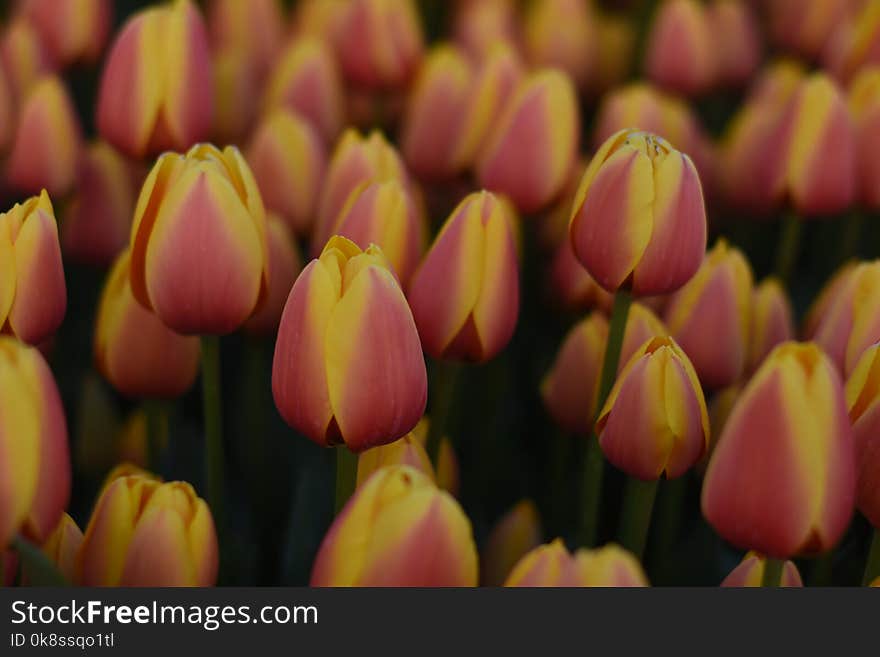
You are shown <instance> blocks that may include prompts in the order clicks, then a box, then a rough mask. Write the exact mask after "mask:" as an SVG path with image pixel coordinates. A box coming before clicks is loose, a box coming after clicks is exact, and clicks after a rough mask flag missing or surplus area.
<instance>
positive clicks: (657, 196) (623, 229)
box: [569, 130, 706, 296]
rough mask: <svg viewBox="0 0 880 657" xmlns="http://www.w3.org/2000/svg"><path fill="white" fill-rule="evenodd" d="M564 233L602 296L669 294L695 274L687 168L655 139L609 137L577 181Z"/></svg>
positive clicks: (696, 193) (696, 229) (696, 223)
mask: <svg viewBox="0 0 880 657" xmlns="http://www.w3.org/2000/svg"><path fill="white" fill-rule="evenodd" d="M569 232H570V235H571V242H572V246H573V248H574V252H575V255H576V256H577V258H578V260H580V262H581V264H583V265H584V267H585V268H586V269H587V271H588V272H590V274H591V275H592V276H593V278H595V279H596V281H597V282H598V283H599V284H600V285H601V286H602V287H603V288H605V289H606V290H607V291H609V292H612V293H614V292H616V291H617V290H618V289H620V288H624V289H630V290H632V292H633V294H635V295H637V296H650V295H656V294H666V293H669V292H674V291H675V290H677V289H678V288H680V287H681V286H683V285H684V284H685V283H686V282H687V281H688V280H690V278H691V277H692V276H693V275H694V274H695V273H696V272H697V269H699V267H700V263H701V261H702V258H703V252H704V251H705V249H706V210H705V207H704V205H703V192H702V189H701V186H700V179H699V176H698V175H697V172H696V169H695V168H694V164H693V162H692V161H691V159H690V158H689V157H688V156H687V155H685V154H684V153H680V152H679V151H676V150H675V149H674V148H673V147H672V146H670V145H669V143H668V142H667V141H666V140H664V139H662V138H660V137H657V136H655V135H652V134H648V133H644V132H633V131H627V130H624V131H621V132H618V133H616V134H615V135H612V136H611V137H610V138H609V139H608V140H607V141H606V142H605V143H604V144H603V145H602V147H601V148H600V149H599V150H598V151H597V153H596V155H595V156H594V157H593V160H592V162H590V166H589V167H587V170H586V172H585V173H584V177H583V180H582V181H581V186H580V189H579V190H578V194H577V198H576V199H575V203H574V208H573V210H572V216H571V223H570V228H569Z"/></svg>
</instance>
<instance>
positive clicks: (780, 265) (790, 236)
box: [776, 212, 802, 285]
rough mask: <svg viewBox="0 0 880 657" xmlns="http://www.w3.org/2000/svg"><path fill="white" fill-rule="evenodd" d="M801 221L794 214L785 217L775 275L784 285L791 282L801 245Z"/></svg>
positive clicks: (790, 213)
mask: <svg viewBox="0 0 880 657" xmlns="http://www.w3.org/2000/svg"><path fill="white" fill-rule="evenodd" d="M801 228H802V226H801V220H800V217H798V215H797V213H796V212H789V213H788V214H786V215H785V219H783V223H782V233H781V234H780V236H779V244H778V245H777V250H776V275H777V276H778V277H779V279H780V280H781V281H782V283H783V284H784V285H787V284H788V282H789V281H790V280H791V275H792V273H793V272H794V267H795V264H796V263H797V257H798V251H800V244H801Z"/></svg>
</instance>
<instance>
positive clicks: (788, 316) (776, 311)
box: [746, 276, 795, 372]
mask: <svg viewBox="0 0 880 657" xmlns="http://www.w3.org/2000/svg"><path fill="white" fill-rule="evenodd" d="M751 317H752V324H751V330H750V331H749V349H748V357H747V358H746V362H747V368H746V370H747V371H748V372H754V371H755V370H757V369H758V367H760V365H761V363H762V362H764V358H766V357H767V354H769V353H770V352H771V351H773V348H774V347H775V346H776V345H778V344H782V343H783V342H787V341H789V340H793V339H794V337H795V331H794V319H793V317H794V311H793V309H792V307H791V302H790V301H789V299H788V295H787V294H786V292H785V288H784V287H783V286H782V284H781V283H780V282H779V280H778V279H777V278H775V277H772V276H771V277H770V278H766V279H764V280H763V281H762V282H761V283H760V284H759V285H758V286H757V287H755V289H754V291H753V292H752V310H751Z"/></svg>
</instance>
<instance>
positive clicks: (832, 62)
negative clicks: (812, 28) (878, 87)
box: [822, 2, 880, 84]
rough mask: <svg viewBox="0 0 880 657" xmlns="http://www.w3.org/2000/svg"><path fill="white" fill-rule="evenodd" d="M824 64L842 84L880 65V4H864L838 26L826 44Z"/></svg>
mask: <svg viewBox="0 0 880 657" xmlns="http://www.w3.org/2000/svg"><path fill="white" fill-rule="evenodd" d="M822 62H823V65H824V68H825V70H827V71H829V72H830V73H831V74H832V75H833V76H834V77H835V78H836V79H837V80H838V81H840V82H841V83H843V84H846V83H847V82H849V81H850V80H852V79H853V77H854V76H855V75H856V74H857V73H859V71H861V70H863V69H864V68H867V67H868V66H870V65H878V64H880V5H878V4H877V3H876V2H865V3H863V6H862V9H861V10H860V11H857V12H853V13H851V14H850V15H848V16H847V18H846V19H845V20H842V21H841V22H840V23H838V24H837V26H836V27H835V28H834V31H833V32H832V33H831V38H829V39H828V42H827V43H826V44H825V48H824V50H823V52H822Z"/></svg>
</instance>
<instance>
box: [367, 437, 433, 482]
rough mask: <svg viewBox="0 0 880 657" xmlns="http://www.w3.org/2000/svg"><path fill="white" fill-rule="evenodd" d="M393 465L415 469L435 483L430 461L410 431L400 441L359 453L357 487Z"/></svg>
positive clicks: (420, 442)
mask: <svg viewBox="0 0 880 657" xmlns="http://www.w3.org/2000/svg"><path fill="white" fill-rule="evenodd" d="M394 465H406V466H409V467H411V468H415V469H416V470H418V471H419V472H421V473H422V474H423V475H425V476H426V477H428V478H430V479H431V481H435V476H434V466H432V465H431V459H430V458H429V457H428V453H427V452H426V451H425V447H424V446H423V445H422V441H421V440H419V438H418V437H417V436H416V435H415V431H410V432H409V433H408V434H406V435H405V436H404V437H403V438H401V439H400V440H395V441H394V442H393V443H388V444H387V445H379V446H378V447H373V448H372V449H368V450H366V451H365V452H361V454H360V455H359V456H358V466H357V485H358V486H361V485H362V484H363V483H364V482H366V481H367V479H369V478H370V477H371V476H372V475H373V473H374V472H376V471H377V470H379V469H381V468H385V467H390V466H394Z"/></svg>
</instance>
